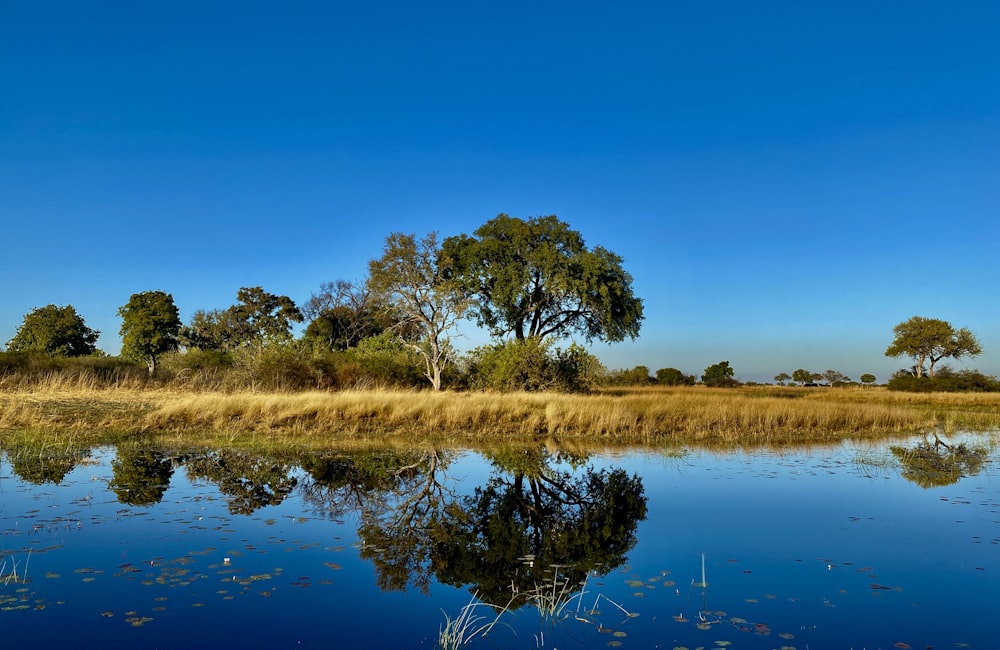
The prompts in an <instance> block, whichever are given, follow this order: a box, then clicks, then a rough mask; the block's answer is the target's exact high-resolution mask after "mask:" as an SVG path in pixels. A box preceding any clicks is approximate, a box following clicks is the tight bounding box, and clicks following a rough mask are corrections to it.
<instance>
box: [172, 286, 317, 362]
mask: <svg viewBox="0 0 1000 650" xmlns="http://www.w3.org/2000/svg"><path fill="white" fill-rule="evenodd" d="M236 299H237V301H238V302H237V303H236V304H235V305H232V306H231V307H229V308H228V309H222V310H219V309H215V310H211V311H205V310H200V309H199V310H198V311H196V312H195V313H194V315H193V316H192V318H191V323H190V325H189V326H188V327H185V328H184V329H183V331H182V333H181V338H182V339H183V342H184V344H185V345H187V346H188V347H192V348H199V349H202V350H222V349H225V350H234V349H236V348H239V347H241V346H248V345H249V346H254V347H256V348H258V350H259V349H262V348H263V347H264V344H265V343H270V342H282V341H287V340H289V339H290V338H291V336H292V324H293V323H301V322H302V321H303V320H304V319H303V316H302V312H300V311H299V308H298V307H296V306H295V302H294V301H293V300H292V299H291V298H289V297H288V296H279V295H276V294H273V293H270V292H268V291H264V289H262V288H261V287H242V288H241V289H240V290H239V291H238V292H237V294H236Z"/></svg>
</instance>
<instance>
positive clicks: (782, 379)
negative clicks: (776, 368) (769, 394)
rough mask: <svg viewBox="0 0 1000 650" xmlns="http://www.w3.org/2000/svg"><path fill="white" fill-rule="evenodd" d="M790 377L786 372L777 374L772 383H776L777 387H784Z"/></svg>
mask: <svg viewBox="0 0 1000 650" xmlns="http://www.w3.org/2000/svg"><path fill="white" fill-rule="evenodd" d="M791 379H792V376H791V375H790V374H788V373H787V372H779V373H778V374H776V375H775V376H774V381H776V382H778V385H780V386H784V385H785V382H786V381H790V380H791Z"/></svg>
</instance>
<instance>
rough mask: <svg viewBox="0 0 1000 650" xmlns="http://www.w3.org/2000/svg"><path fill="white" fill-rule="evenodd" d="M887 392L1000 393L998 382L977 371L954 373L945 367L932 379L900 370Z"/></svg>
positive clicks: (890, 382) (999, 383)
mask: <svg viewBox="0 0 1000 650" xmlns="http://www.w3.org/2000/svg"><path fill="white" fill-rule="evenodd" d="M888 387H889V390H898V391H908V392H912V393H933V392H951V393H954V392H973V393H986V392H997V391H1000V381H998V380H997V378H996V377H993V376H991V375H984V374H983V373H981V372H979V371H978V370H961V371H958V372H956V371H954V370H952V369H951V368H949V367H947V366H945V367H943V368H940V369H939V370H938V371H937V372H935V373H934V377H933V378H931V377H927V376H923V377H917V376H915V375H914V374H913V373H911V372H909V371H906V370H900V371H899V372H897V373H896V374H895V375H893V376H892V378H891V379H890V380H889V383H888Z"/></svg>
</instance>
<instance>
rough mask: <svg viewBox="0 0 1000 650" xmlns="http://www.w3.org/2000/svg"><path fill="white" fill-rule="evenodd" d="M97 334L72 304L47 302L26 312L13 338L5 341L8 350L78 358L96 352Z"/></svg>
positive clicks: (98, 334) (98, 333)
mask: <svg viewBox="0 0 1000 650" xmlns="http://www.w3.org/2000/svg"><path fill="white" fill-rule="evenodd" d="M100 335H101V333H100V332H98V331H97V330H92V329H90V328H89V327H87V324H86V323H85V322H84V321H83V317H82V316H80V315H79V314H78V313H76V309H75V308H74V307H73V305H66V306H65V307H57V306H55V305H46V306H45V307H38V308H36V309H32V310H31V311H30V312H28V313H27V314H25V316H24V322H23V323H21V326H20V327H19V328H18V329H17V333H15V334H14V338H12V339H11V340H10V341H8V342H7V350H8V351H10V352H44V353H46V354H52V355H56V356H62V357H80V356H86V355H89V354H93V353H94V352H96V351H97V338H98V337H99V336H100Z"/></svg>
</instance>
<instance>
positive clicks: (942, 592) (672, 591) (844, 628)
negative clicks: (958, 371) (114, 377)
mask: <svg viewBox="0 0 1000 650" xmlns="http://www.w3.org/2000/svg"><path fill="white" fill-rule="evenodd" d="M941 442H942V443H944V444H937V443H936V441H935V438H934V437H933V436H930V437H929V438H922V437H917V438H912V439H904V440H898V441H894V442H892V443H885V444H876V443H868V442H866V443H861V442H848V443H844V444H842V445H838V446H835V447H829V448H816V447H813V448H808V449H783V450H773V449H772V450H741V451H733V452H723V451H710V450H699V449H693V448H692V449H674V450H668V451H660V452H657V451H627V452H625V451H609V452H607V453H601V454H582V453H572V452H565V451H562V452H560V451H553V450H546V449H544V448H541V447H539V448H537V449H530V450H524V449H515V448H511V449H501V450H491V451H490V452H476V451H470V450H445V449H430V448H427V449H419V450H416V451H399V450H383V451H376V452H356V451H355V452H329V453H322V454H319V453H309V454H306V453H299V454H295V453H288V454H284V455H271V456H262V455H259V454H253V453H249V452H244V451H236V450H227V449H223V450H173V449H168V448H161V447H156V446H150V445H149V444H143V443H130V444H124V445H121V446H120V447H119V448H110V447H103V448H97V449H90V450H83V451H77V452H75V453H73V454H71V455H70V456H69V457H49V456H48V455H46V454H44V453H24V452H23V451H14V450H7V453H5V454H3V455H2V456H0V626H2V629H3V638H4V647H10V648H36V647H37V648H52V647H62V648H74V647H100V648H192V647H244V648H320V647H321V648H330V647H343V648H435V647H462V646H467V647H471V648H498V647H499V648H552V649H557V648H558V649H560V650H565V649H569V648H607V647H622V648H668V649H673V648H689V649H691V650H693V649H694V648H699V647H700V648H706V649H707V648H761V649H772V648H784V649H789V648H797V649H800V650H804V649H807V648H808V649H811V650H818V649H821V648H844V649H848V648H854V649H858V650H860V649H861V648H866V649H868V650H873V649H876V648H963V647H970V648H984V649H986V648H995V647H998V645H1000V631H998V629H997V625H998V623H997V620H998V615H1000V596H998V594H1000V479H998V478H997V471H998V469H1000V458H998V452H997V449H998V444H997V438H996V436H995V435H985V434H960V435H954V436H950V437H948V438H942V440H941ZM442 635H444V636H442Z"/></svg>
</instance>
